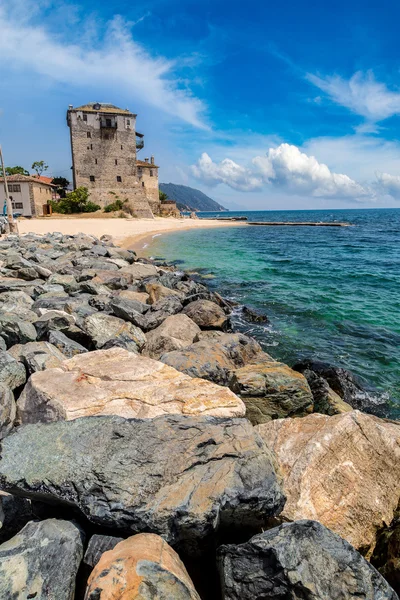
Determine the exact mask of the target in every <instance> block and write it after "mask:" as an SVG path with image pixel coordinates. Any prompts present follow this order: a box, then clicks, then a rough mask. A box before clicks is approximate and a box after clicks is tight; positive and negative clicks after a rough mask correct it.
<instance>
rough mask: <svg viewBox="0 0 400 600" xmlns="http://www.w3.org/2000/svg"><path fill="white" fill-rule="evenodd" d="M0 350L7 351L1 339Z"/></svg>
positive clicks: (0, 338)
mask: <svg viewBox="0 0 400 600" xmlns="http://www.w3.org/2000/svg"><path fill="white" fill-rule="evenodd" d="M0 350H3V351H4V352H5V351H6V350H7V345H6V343H5V341H4V340H3V338H2V337H0Z"/></svg>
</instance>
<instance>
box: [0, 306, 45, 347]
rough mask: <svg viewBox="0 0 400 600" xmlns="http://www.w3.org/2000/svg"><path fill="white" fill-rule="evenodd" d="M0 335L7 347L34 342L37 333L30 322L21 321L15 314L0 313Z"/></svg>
mask: <svg viewBox="0 0 400 600" xmlns="http://www.w3.org/2000/svg"><path fill="white" fill-rule="evenodd" d="M0 337H2V338H3V340H4V341H5V343H6V346H7V348H10V346H14V344H27V343H28V342H34V341H35V340H36V337H37V335H36V329H35V327H34V326H33V325H32V323H28V322H26V321H22V320H21V319H20V317H18V316H17V315H13V314H7V313H6V314H3V313H1V314H0Z"/></svg>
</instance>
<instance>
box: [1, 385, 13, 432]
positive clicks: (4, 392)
mask: <svg viewBox="0 0 400 600" xmlns="http://www.w3.org/2000/svg"><path fill="white" fill-rule="evenodd" d="M15 418H16V405H15V400H14V394H13V393H12V391H11V390H10V388H9V387H7V386H5V385H4V384H0V439H3V438H4V437H5V436H6V435H8V434H9V433H10V431H11V429H12V428H13V427H14V423H15Z"/></svg>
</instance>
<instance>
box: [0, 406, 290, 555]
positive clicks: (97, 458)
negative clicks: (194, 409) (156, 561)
mask: <svg viewBox="0 0 400 600" xmlns="http://www.w3.org/2000/svg"><path fill="white" fill-rule="evenodd" d="M273 464H274V460H273V458H272V455H271V453H270V451H269V449H268V448H267V446H266V445H265V444H264V443H263V441H262V439H261V438H260V436H259V435H258V434H257V433H256V432H255V431H254V428H253V427H252V425H251V424H250V423H249V421H247V420H246V419H215V418H214V417H186V416H178V415H173V416H166V417H159V418H157V419H145V420H140V419H130V420H127V419H122V418H121V417H107V416H105V417H90V418H83V419H75V420H73V421H59V422H57V423H49V424H41V423H40V424H35V425H27V426H25V427H20V428H19V429H17V430H16V431H15V433H14V434H12V435H10V436H8V437H6V438H5V440H4V441H3V442H2V452H1V457H0V486H1V488H2V489H4V490H5V491H8V492H10V493H13V494H15V495H20V496H28V497H30V498H32V499H35V498H37V499H39V500H42V501H43V500H46V502H48V503H53V504H58V505H61V506H65V504H68V505H69V506H70V507H71V508H72V507H76V508H79V509H80V510H81V511H82V512H83V514H84V515H85V516H86V517H87V518H88V519H89V520H90V521H92V522H93V523H96V524H98V525H102V526H105V527H108V528H113V529H114V531H115V532H116V531H117V530H120V531H125V532H127V531H131V532H132V533H140V532H151V533H157V534H159V535H161V536H162V537H163V538H164V539H165V540H166V541H167V542H168V543H170V544H172V545H173V546H174V547H182V549H183V550H185V551H187V552H188V553H192V554H198V553H199V552H201V551H202V547H203V544H207V543H209V542H210V543H211V541H212V540H213V543H215V537H214V536H215V534H216V532H217V530H220V529H222V531H226V530H228V531H229V534H230V535H235V534H236V535H238V532H241V534H243V532H245V533H246V532H247V533H248V532H252V531H255V530H256V531H257V530H258V529H257V528H258V527H262V526H265V524H266V523H267V521H268V519H269V517H271V516H272V515H277V514H278V513H279V512H280V511H281V509H282V507H283V504H284V500H285V499H284V495H283V493H282V491H281V488H280V481H279V479H278V478H277V475H276V473H275V470H274V466H273ZM254 528H256V529H254ZM114 535H115V534H114Z"/></svg>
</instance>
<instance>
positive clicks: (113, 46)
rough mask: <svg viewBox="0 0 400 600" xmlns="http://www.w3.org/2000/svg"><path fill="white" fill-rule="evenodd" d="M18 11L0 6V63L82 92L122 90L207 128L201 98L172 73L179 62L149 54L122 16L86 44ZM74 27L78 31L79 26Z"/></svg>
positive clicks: (192, 123)
mask: <svg viewBox="0 0 400 600" xmlns="http://www.w3.org/2000/svg"><path fill="white" fill-rule="evenodd" d="M27 5H28V7H29V3H27ZM20 14H23V15H25V17H26V18H27V19H28V20H27V21H23V20H21V19H17V18H16V16H15V13H11V12H8V13H7V12H6V10H5V9H4V8H3V9H0V32H1V34H0V55H1V57H2V61H3V64H7V65H8V66H10V65H11V66H12V67H13V68H22V69H24V71H25V72H26V71H27V70H29V71H30V72H32V74H39V75H43V76H46V77H48V78H50V79H51V80H53V81H56V82H61V83H63V84H66V85H73V86H82V87H85V89H86V90H87V93H89V91H90V90H91V89H95V90H96V91H97V90H101V89H103V90H104V92H107V91H109V90H114V89H115V90H121V91H123V92H125V93H128V94H129V95H132V98H133V99H135V98H138V99H141V100H143V101H145V102H146V103H147V104H149V105H152V106H154V107H156V108H158V109H160V110H162V111H163V112H166V113H168V114H170V115H173V116H174V117H177V118H179V119H180V120H183V121H186V122H187V123H190V124H191V125H194V126H196V127H201V128H206V125H205V121H204V118H203V112H204V108H205V107H204V105H203V103H202V102H201V101H200V100H199V99H198V98H195V97H194V96H193V95H192V94H191V92H190V90H189V89H187V88H185V87H184V86H183V85H182V82H181V81H180V79H179V77H178V76H177V75H176V74H175V73H176V70H177V68H178V61H171V60H167V59H166V58H163V57H153V56H151V55H150V54H149V53H148V52H147V51H146V50H145V49H144V48H143V47H142V46H141V45H140V44H138V43H137V42H136V41H135V40H134V39H133V38H132V35H131V33H130V31H129V28H128V26H127V25H126V24H125V22H124V21H123V20H122V18H121V17H119V16H116V17H114V18H113V19H112V20H111V21H110V22H109V23H108V24H107V27H106V31H105V34H104V36H103V37H102V40H103V41H100V42H99V41H97V42H95V43H93V42H92V44H91V45H90V47H87V38H85V37H84V36H82V38H81V39H80V40H79V41H78V42H77V43H72V42H71V41H67V42H63V41H62V39H61V37H60V36H59V35H57V34H56V33H55V32H54V30H46V29H45V28H44V27H42V26H39V25H34V24H32V23H31V22H30V21H29V14H30V13H29V11H27V12H25V13H24V12H22V13H20ZM34 17H35V18H36V17H37V15H34ZM75 29H76V30H77V31H80V27H79V26H77V27H76V28H75ZM83 29H84V24H83V25H82V30H83ZM71 35H72V33H71V34H70V36H69V40H70V39H71ZM109 101H112V99H111V100H109Z"/></svg>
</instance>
